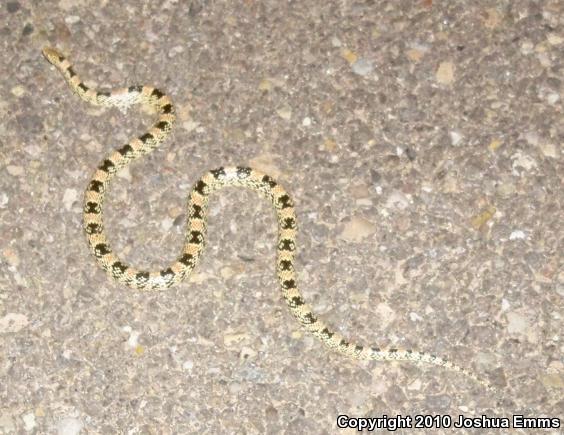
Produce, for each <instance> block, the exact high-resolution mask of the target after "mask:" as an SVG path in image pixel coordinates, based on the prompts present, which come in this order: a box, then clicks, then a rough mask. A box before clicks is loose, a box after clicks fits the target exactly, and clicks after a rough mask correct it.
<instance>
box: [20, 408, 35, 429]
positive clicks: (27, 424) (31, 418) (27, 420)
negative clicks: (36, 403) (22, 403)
mask: <svg viewBox="0 0 564 435" xmlns="http://www.w3.org/2000/svg"><path fill="white" fill-rule="evenodd" d="M22 420H23V422H24V429H25V430H26V431H27V432H31V431H32V430H33V429H34V428H35V426H37V423H36V422H35V414H34V413H33V412H28V413H27V414H25V415H24V416H23V417H22Z"/></svg>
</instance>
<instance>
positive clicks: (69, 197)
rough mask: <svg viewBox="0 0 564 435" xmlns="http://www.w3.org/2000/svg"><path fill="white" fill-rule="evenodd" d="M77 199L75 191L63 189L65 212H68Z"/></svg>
mask: <svg viewBox="0 0 564 435" xmlns="http://www.w3.org/2000/svg"><path fill="white" fill-rule="evenodd" d="M77 198H78V192H77V191H76V190H75V189H65V193H64V194H63V205H64V207H65V210H67V211H70V209H71V208H72V205H73V204H74V202H75V201H76V199H77Z"/></svg>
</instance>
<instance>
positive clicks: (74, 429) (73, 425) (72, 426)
mask: <svg viewBox="0 0 564 435" xmlns="http://www.w3.org/2000/svg"><path fill="white" fill-rule="evenodd" d="M82 427H83V423H82V421H80V420H79V419H78V418H73V417H68V418H63V419H62V420H61V421H60V422H59V424H57V435H78V434H79V433H80V431H81V430H82Z"/></svg>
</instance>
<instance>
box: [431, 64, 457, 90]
mask: <svg viewBox="0 0 564 435" xmlns="http://www.w3.org/2000/svg"><path fill="white" fill-rule="evenodd" d="M435 78H436V80H437V82H439V83H441V84H443V85H450V84H452V82H454V65H453V64H452V63H451V62H441V64H440V65H439V68H437V72H436V73H435Z"/></svg>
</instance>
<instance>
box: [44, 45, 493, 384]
mask: <svg viewBox="0 0 564 435" xmlns="http://www.w3.org/2000/svg"><path fill="white" fill-rule="evenodd" d="M42 52H43V55H44V57H45V58H46V59H47V61H49V62H50V63H51V64H52V65H53V66H54V67H55V68H56V69H57V70H58V71H59V72H60V73H61V74H62V76H63V77H64V79H65V80H66V82H67V84H68V85H69V87H70V88H71V90H72V91H73V92H74V93H75V94H76V95H78V97H80V98H81V99H82V100H84V101H86V102H88V103H90V104H93V105H96V106H104V107H117V108H121V109H126V108H129V107H130V106H132V105H134V104H140V105H145V106H148V107H149V108H150V109H152V110H153V112H156V113H158V118H157V119H156V121H155V122H154V124H153V125H152V126H151V127H150V128H149V129H148V131H147V132H146V133H144V134H142V135H141V136H139V137H135V138H133V139H131V140H130V141H129V142H128V143H127V144H125V145H123V146H121V147H119V148H115V149H114V150H113V151H112V152H111V153H109V154H108V155H107V156H106V157H105V158H104V159H103V160H102V161H101V163H100V164H99V165H98V167H97V169H96V170H95V172H94V174H93V176H92V179H91V180H90V182H89V183H88V185H87V187H86V190H85V193H84V208H83V227H84V232H85V233H86V239H87V241H88V245H89V246H90V251H91V252H92V254H93V256H94V258H95V259H96V262H97V264H98V265H99V266H100V267H101V268H102V269H103V270H104V271H106V273H107V275H109V277H110V278H111V279H113V280H115V281H117V282H119V283H121V284H124V285H125V286H128V287H130V288H133V289H139V290H162V289H166V288H168V287H170V286H172V285H175V284H178V283H179V282H181V281H182V280H184V279H185V278H186V277H188V276H189V275H190V274H191V272H192V271H193V270H194V269H195V268H196V266H197V265H198V263H199V261H200V258H201V255H202V252H203V251H204V247H205V244H206V235H207V212H208V204H209V199H210V197H211V196H212V194H213V193H214V192H216V191H218V190H220V189H222V188H223V187H226V186H241V187H245V188H248V189H251V190H253V191H255V192H257V193H258V194H259V195H261V196H262V197H264V198H266V199H268V200H270V202H271V203H272V205H273V207H274V209H275V211H276V216H277V222H278V243H277V256H276V273H277V276H278V280H279V282H280V288H281V292H282V297H283V299H284V300H285V301H286V304H287V305H288V308H289V310H290V312H291V313H292V315H293V316H294V317H295V318H296V320H297V321H298V322H299V323H300V325H301V326H302V327H303V328H304V329H305V331H307V332H309V333H310V334H312V335H313V336H314V337H316V338H318V339H319V340H320V341H321V342H322V343H323V344H324V345H326V346H327V347H328V348H329V349H331V350H333V351H336V352H338V353H340V354H342V355H344V356H346V357H348V358H351V359H355V360H376V361H410V362H413V363H416V364H419V363H427V364H431V365H435V366H440V367H443V368H445V369H447V370H450V371H453V372H457V373H460V374H462V375H464V376H466V377H468V378H470V379H473V380H474V381H475V382H477V383H479V384H481V385H482V386H484V387H485V388H487V389H488V390H491V391H494V392H495V391H497V389H496V388H495V387H493V386H492V385H491V384H490V383H489V382H488V381H487V380H485V379H483V378H481V377H479V376H477V375H476V374H475V373H474V372H473V371H471V370H469V369H467V368H464V367H462V366H460V365H458V364H456V363H454V362H451V361H450V360H447V359H446V358H443V357H439V356H436V355H433V354H431V353H425V352H420V351H417V350H412V349H400V348H396V347H389V348H385V349H384V348H380V347H376V346H365V345H362V344H358V343H355V342H352V341H349V340H347V339H346V338H345V337H344V336H343V335H341V334H340V333H339V332H337V331H336V330H335V329H333V328H331V327H330V326H329V325H328V324H327V323H325V322H324V321H323V320H322V319H321V318H320V317H319V316H318V315H317V314H315V313H314V312H313V310H312V307H311V306H310V305H309V304H308V303H307V302H306V301H305V300H304V298H303V296H302V293H301V292H300V290H299V289H298V279H297V272H296V261H295V260H296V252H297V241H296V239H297V219H296V210H295V207H294V202H293V200H292V198H291V197H290V195H289V194H288V192H287V191H286V190H285V189H284V188H283V187H282V186H281V185H280V184H279V183H278V182H277V181H276V180H274V178H273V177H271V176H269V175H268V174H265V173H263V172H261V171H259V170H257V169H253V168H250V167H247V166H221V167H218V168H217V169H213V170H210V171H208V172H206V173H205V174H204V175H203V176H202V177H201V178H200V179H199V180H198V181H197V182H196V183H195V184H194V186H193V188H192V190H191V192H190V194H189V198H188V204H187V222H186V232H185V242H184V246H183V248H182V252H181V253H180V255H179V256H178V258H177V259H176V260H175V261H174V262H173V263H172V264H171V265H170V266H168V267H166V268H164V269H162V270H158V271H144V270H138V269H136V268H135V267H133V266H130V265H128V264H126V263H124V262H123V261H122V260H120V259H119V257H118V256H117V255H116V254H115V253H114V251H113V250H112V248H111V246H110V243H109V241H108V238H107V237H106V233H105V231H104V219H103V204H104V199H105V196H106V193H107V192H108V189H109V187H110V183H111V181H112V179H113V178H114V177H115V175H116V174H117V173H118V171H119V170H120V169H123V168H125V167H127V166H128V165H130V164H131V162H133V161H134V160H136V159H138V158H140V157H142V156H144V155H146V154H148V153H150V152H151V151H153V150H154V149H155V148H157V147H158V146H159V145H160V144H161V143H162V142H163V141H165V139H166V138H167V137H168V136H169V134H170V132H171V130H172V127H173V125H174V122H175V118H176V116H175V108H174V105H173V103H172V100H171V98H170V97H169V96H168V95H166V94H165V93H164V92H162V91H160V90H159V89H157V88H154V87H151V86H141V85H138V86H130V87H128V88H120V89H115V90H113V91H98V90H96V89H91V88H89V87H88V86H87V85H86V84H84V82H83V81H82V80H81V79H80V77H79V76H78V75H77V74H76V72H75V71H74V68H73V66H72V64H71V63H70V62H69V60H68V59H67V58H66V57H65V56H64V55H63V54H62V53H61V52H60V51H59V50H57V49H56V48H52V47H44V48H43V50H42Z"/></svg>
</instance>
